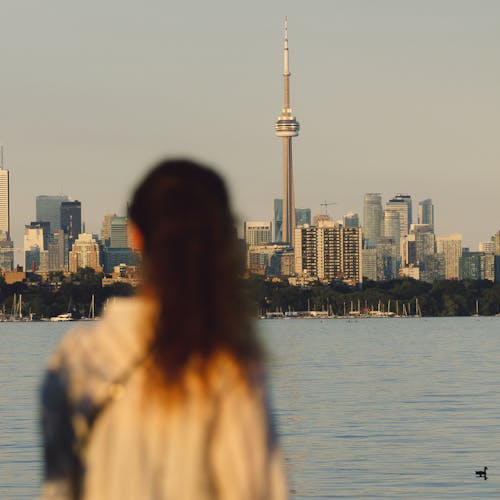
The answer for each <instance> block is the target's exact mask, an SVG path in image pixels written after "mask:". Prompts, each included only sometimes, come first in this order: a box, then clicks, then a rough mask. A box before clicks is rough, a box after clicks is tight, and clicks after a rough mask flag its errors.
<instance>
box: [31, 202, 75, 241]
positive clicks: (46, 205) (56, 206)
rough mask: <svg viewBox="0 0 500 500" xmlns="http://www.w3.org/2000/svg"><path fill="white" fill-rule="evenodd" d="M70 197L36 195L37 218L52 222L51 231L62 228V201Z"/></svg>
mask: <svg viewBox="0 0 500 500" xmlns="http://www.w3.org/2000/svg"><path fill="white" fill-rule="evenodd" d="M63 201H68V197H67V196H66V195H64V194H61V195H45V194H42V195H39V196H37V197H36V220H37V221H44V222H49V223H50V232H51V233H53V232H54V231H57V230H59V229H61V203H62V202H63Z"/></svg>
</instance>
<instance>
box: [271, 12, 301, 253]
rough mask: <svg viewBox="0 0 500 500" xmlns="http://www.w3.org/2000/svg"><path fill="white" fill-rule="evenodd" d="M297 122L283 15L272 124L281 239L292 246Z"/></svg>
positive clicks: (286, 30) (286, 21) (286, 22)
mask: <svg viewBox="0 0 500 500" xmlns="http://www.w3.org/2000/svg"><path fill="white" fill-rule="evenodd" d="M299 128H300V126H299V122H298V121H297V120H296V119H295V117H294V116H293V115H292V109H291V107H290V66H289V58H288V18H287V17H285V39H284V44H283V109H282V110H281V115H280V116H279V117H278V121H277V122H276V124H275V125H274V129H275V134H276V135H277V136H278V137H282V138H283V224H282V228H281V235H282V238H281V239H282V241H283V242H284V243H289V244H290V245H292V246H293V233H294V230H295V194H294V186H293V164H292V137H296V136H298V135H299Z"/></svg>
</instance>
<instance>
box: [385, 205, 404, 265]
mask: <svg viewBox="0 0 500 500" xmlns="http://www.w3.org/2000/svg"><path fill="white" fill-rule="evenodd" d="M383 237H384V238H386V239H387V238H388V239H390V240H392V242H393V243H394V245H396V252H397V255H398V256H399V249H400V242H401V221H400V216H399V212H397V211H395V210H384V223H383Z"/></svg>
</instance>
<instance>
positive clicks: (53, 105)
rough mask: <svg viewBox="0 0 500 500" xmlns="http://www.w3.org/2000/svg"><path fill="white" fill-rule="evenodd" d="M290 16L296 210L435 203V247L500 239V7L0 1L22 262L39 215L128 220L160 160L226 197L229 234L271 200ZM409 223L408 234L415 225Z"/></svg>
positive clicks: (3, 87) (387, 0)
mask: <svg viewBox="0 0 500 500" xmlns="http://www.w3.org/2000/svg"><path fill="white" fill-rule="evenodd" d="M285 16H288V26H289V46H290V68H291V72H292V76H291V103H292V108H293V111H294V114H295V116H296V117H297V119H298V121H299V122H300V124H301V133H300V136H299V137H298V138H296V139H294V143H293V148H294V150H293V155H294V171H295V198H296V204H297V207H309V208H311V209H312V212H313V214H314V213H320V212H321V211H322V207H321V206H320V204H321V203H324V202H325V201H327V202H331V203H333V202H335V203H336V205H330V206H329V212H330V215H332V216H333V217H334V218H335V219H338V218H341V217H342V215H343V214H345V213H347V212H358V213H360V215H361V214H362V209H363V206H362V204H363V195H364V193H366V192H380V193H382V195H383V200H384V202H385V201H386V200H387V199H389V198H390V197H392V196H393V195H394V194H396V193H400V192H402V193H409V194H411V195H412V198H413V200H414V207H413V212H414V214H416V212H417V203H418V201H420V200H423V199H425V198H432V200H433V201H434V205H435V216H436V232H437V234H439V235H444V234H449V233H455V232H459V233H462V234H463V237H464V245H466V246H470V247H471V248H473V249H476V248H477V244H478V241H480V240H487V239H489V238H490V237H491V235H493V233H495V232H496V231H498V230H499V229H500V196H499V186H500V169H499V163H500V140H499V139H498V133H499V130H500V30H499V29H498V21H499V19H500V2H498V1H497V0H468V1H465V0H419V1H414V0H412V1H409V0H325V1H317V0H310V1H308V2H304V1H297V0H287V1H286V2H285V1H282V0H273V1H269V0H266V1H264V0H254V1H253V2H245V3H239V2H234V1H218V0H214V1H211V2H201V1H196V2H194V1H189V0H186V1H183V2H177V1H170V2H160V1H153V0H146V1H144V2H136V1H130V0H121V1H116V0H108V1H106V2H100V1H99V2H98V1H97V0H87V1H86V2H68V1H67V0H45V1H41V0H2V2H1V5H0V19H1V20H2V23H1V24H2V28H1V30H0V46H1V47H2V58H1V71H0V143H2V144H4V147H5V166H6V167H7V168H8V169H9V170H10V172H11V221H12V224H11V225H12V233H13V238H14V240H15V246H16V247H22V235H23V230H24V229H23V228H24V224H26V223H28V222H29V221H31V220H34V218H35V197H36V195H39V194H59V193H61V192H63V193H65V194H67V195H69V196H71V197H72V198H74V199H78V200H80V201H81V202H82V212H83V214H82V215H83V220H84V221H85V222H86V227H87V231H92V232H99V230H100V226H101V223H102V219H103V216H104V214H106V213H112V212H115V213H118V214H122V213H124V211H125V207H126V202H127V200H128V199H129V197H130V194H131V191H132V189H133V187H134V185H135V184H136V183H137V182H138V181H139V180H140V179H141V177H142V176H143V175H144V174H145V172H147V170H148V168H150V167H151V166H152V165H153V164H154V163H155V162H157V161H158V160H159V159H162V158H165V157H172V156H188V157H191V158H194V159H198V160H201V161H203V162H205V163H207V164H209V165H211V166H214V167H216V168H217V169H218V170H219V171H220V172H221V173H222V174H223V176H224V177H225V179H226V180H227V182H228V184H229V186H230V189H231V193H232V199H233V205H234V208H235V211H236V214H237V216H238V219H239V220H240V221H243V220H271V219H272V206H273V199H274V198H277V197H281V196H282V189H283V188H282V182H283V181H282V159H281V144H280V139H278V138H276V137H275V136H274V122H275V121H276V118H277V116H278V115H279V113H280V110H281V105H282V60H283V59H282V46H283V18H284V17H285ZM414 222H416V220H415V221H414Z"/></svg>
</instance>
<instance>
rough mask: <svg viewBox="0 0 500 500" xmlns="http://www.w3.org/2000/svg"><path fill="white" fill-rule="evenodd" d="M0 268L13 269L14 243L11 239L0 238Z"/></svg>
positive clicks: (4, 269)
mask: <svg viewBox="0 0 500 500" xmlns="http://www.w3.org/2000/svg"><path fill="white" fill-rule="evenodd" d="M0 269H1V270H3V271H12V270H13V269H14V243H13V242H12V241H11V240H0Z"/></svg>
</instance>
